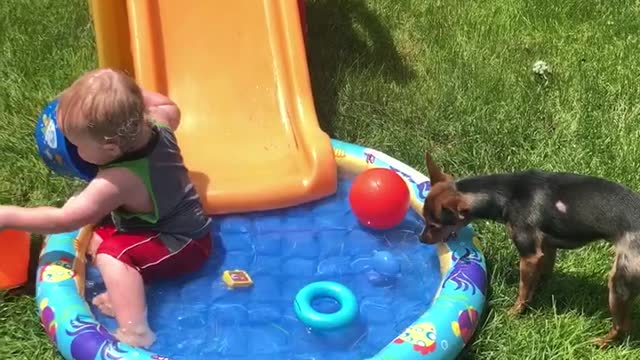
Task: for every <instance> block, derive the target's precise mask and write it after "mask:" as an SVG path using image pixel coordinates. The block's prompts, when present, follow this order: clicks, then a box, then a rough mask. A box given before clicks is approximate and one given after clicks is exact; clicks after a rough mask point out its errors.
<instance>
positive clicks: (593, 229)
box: [456, 170, 640, 248]
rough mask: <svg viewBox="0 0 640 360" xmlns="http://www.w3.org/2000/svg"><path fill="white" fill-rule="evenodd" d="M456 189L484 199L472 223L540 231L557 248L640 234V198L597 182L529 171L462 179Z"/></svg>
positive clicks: (575, 175)
mask: <svg viewBox="0 0 640 360" xmlns="http://www.w3.org/2000/svg"><path fill="white" fill-rule="evenodd" d="M456 189H457V190H458V191H460V192H462V193H472V194H480V195H479V196H480V197H481V198H483V199H484V200H483V201H480V202H479V204H478V206H475V207H474V208H473V209H472V212H471V214H470V216H471V217H472V218H480V219H489V220H495V221H500V222H507V223H509V224H512V225H517V224H521V225H524V226H527V225H529V226H533V227H536V228H539V229H540V230H542V231H543V232H544V233H545V234H546V235H548V236H550V237H552V238H554V239H551V241H553V242H554V245H555V246H557V247H559V248H575V247H579V246H582V245H584V244H585V243H588V242H590V241H593V240H597V239H607V240H615V239H617V238H618V237H620V236H621V235H622V234H623V233H626V232H634V231H640V196H639V195H638V194H637V193H635V192H633V191H631V190H630V189H628V188H626V187H624V186H623V185H620V184H617V183H614V182H611V181H608V180H605V179H602V178H598V177H592V176H585V175H577V174H570V173H551V172H544V171H539V170H531V171H526V172H520V173H513V174H497V175H487V176H478V177H470V178H465V179H460V180H458V181H456ZM561 208H564V211H562V210H561Z"/></svg>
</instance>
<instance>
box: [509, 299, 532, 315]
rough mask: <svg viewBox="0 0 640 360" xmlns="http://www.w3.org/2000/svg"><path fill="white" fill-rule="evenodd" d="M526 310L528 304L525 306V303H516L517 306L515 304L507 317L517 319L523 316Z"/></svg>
mask: <svg viewBox="0 0 640 360" xmlns="http://www.w3.org/2000/svg"><path fill="white" fill-rule="evenodd" d="M526 308H527V304H525V303H523V302H516V303H515V304H513V306H512V307H511V309H509V311H507V315H509V316H511V317H516V316H518V315H520V314H522V313H523V312H524V310H525V309H526Z"/></svg>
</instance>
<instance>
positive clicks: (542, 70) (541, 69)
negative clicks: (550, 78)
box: [531, 60, 551, 77]
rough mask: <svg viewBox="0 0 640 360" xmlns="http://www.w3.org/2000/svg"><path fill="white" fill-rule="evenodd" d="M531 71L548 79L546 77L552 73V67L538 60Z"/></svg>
mask: <svg viewBox="0 0 640 360" xmlns="http://www.w3.org/2000/svg"><path fill="white" fill-rule="evenodd" d="M531 71H533V73H534V74H537V75H541V76H544V77H546V75H547V74H548V73H550V72H551V67H550V66H549V64H547V63H546V62H544V61H542V60H538V61H536V62H535V63H534V64H533V68H532V69H531Z"/></svg>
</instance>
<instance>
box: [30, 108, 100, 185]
mask: <svg viewBox="0 0 640 360" xmlns="http://www.w3.org/2000/svg"><path fill="white" fill-rule="evenodd" d="M58 102H59V99H54V100H53V101H51V102H50V103H49V104H47V105H46V106H45V107H44V109H43V110H42V112H41V113H40V116H39V117H38V122H37V123H36V129H35V134H34V135H35V140H36V144H37V146H38V154H39V155H40V157H41V158H42V161H44V163H45V165H47V167H48V168H49V169H50V170H53V172H55V173H57V174H58V175H64V176H69V177H74V178H79V179H82V180H85V181H90V180H91V179H93V178H94V177H95V176H96V174H97V172H98V167H97V166H96V165H93V164H90V163H88V162H86V161H84V160H82V159H81V158H80V155H78V148H76V146H75V145H73V144H72V143H71V142H69V141H68V140H67V139H66V138H65V136H64V134H62V131H61V130H60V127H59V126H58Z"/></svg>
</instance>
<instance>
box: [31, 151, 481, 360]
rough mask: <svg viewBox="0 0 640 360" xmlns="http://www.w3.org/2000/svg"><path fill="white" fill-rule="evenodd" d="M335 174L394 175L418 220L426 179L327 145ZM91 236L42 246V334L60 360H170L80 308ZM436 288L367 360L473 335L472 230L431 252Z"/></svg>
mask: <svg viewBox="0 0 640 360" xmlns="http://www.w3.org/2000/svg"><path fill="white" fill-rule="evenodd" d="M332 146H333V149H334V155H335V158H336V162H337V164H338V168H339V171H341V172H346V173H354V174H355V173H359V172H361V171H363V170H365V169H367V168H372V167H386V168H389V169H392V170H394V171H396V172H397V173H398V174H400V175H401V176H402V177H403V179H404V180H405V181H406V182H407V185H408V186H409V188H410V190H411V206H412V208H413V209H414V210H415V211H417V212H418V213H420V208H421V207H422V203H423V202H424V199H425V198H426V194H427V193H428V191H429V189H430V182H429V179H428V178H427V177H426V176H424V175H423V174H421V173H420V172H418V171H416V170H415V169H413V168H411V167H409V166H408V165H406V164H404V163H402V162H400V161H398V160H396V159H394V158H392V157H390V156H388V155H386V154H384V153H382V152H379V151H377V150H374V149H370V148H365V147H362V146H359V145H355V144H350V143H346V142H342V141H339V140H332ZM90 235H91V228H89V227H87V228H83V229H81V230H78V231H74V232H69V233H63V234H53V235H50V236H48V237H47V238H46V239H45V242H44V244H43V248H42V251H41V253H40V258H39V263H38V271H37V278H36V303H37V306H38V312H39V314H40V318H41V322H42V324H43V327H44V329H45V331H46V333H47V335H48V336H49V338H50V340H51V341H52V342H53V343H54V344H55V345H56V347H57V348H58V350H59V352H60V353H61V355H62V356H63V357H64V358H66V359H77V360H94V359H96V358H98V359H105V358H113V359H138V360H169V358H168V357H165V356H162V355H159V354H155V353H153V352H150V351H148V350H146V349H142V348H135V347H131V346H128V345H126V344H123V343H121V342H119V341H117V340H116V339H115V338H114V337H113V335H112V334H110V333H109V332H108V331H107V330H106V329H105V328H104V327H103V326H102V325H101V324H100V323H98V322H97V321H96V319H95V318H94V316H93V314H92V313H91V310H90V308H89V305H88V304H87V302H86V301H85V300H84V296H83V294H84V282H85V277H84V271H85V267H86V262H85V259H84V256H83V255H82V254H84V253H85V251H84V250H85V249H86V243H87V242H86V239H87V238H88V236H90ZM436 246H437V251H438V257H439V260H440V272H441V275H442V280H441V283H440V285H439V288H438V290H437V292H436V294H435V297H434V298H433V301H432V303H431V306H430V307H429V308H428V309H427V310H426V311H425V312H424V313H423V314H422V315H420V316H419V317H418V318H417V319H416V320H415V321H414V322H413V323H412V324H411V326H409V327H408V328H407V329H405V330H404V331H402V332H400V334H399V335H398V336H397V337H396V338H394V339H393V340H392V341H391V342H390V343H389V344H387V345H386V346H385V347H384V348H382V349H381V350H380V351H379V352H378V353H377V354H376V355H374V356H373V357H371V358H370V359H372V360H373V359H376V360H388V359H403V360H412V359H422V358H423V356H424V355H427V354H429V355H430V356H429V358H430V359H454V358H455V357H456V356H457V355H458V353H459V352H460V351H461V350H462V348H463V347H464V346H465V345H466V343H467V342H468V341H469V339H470V338H471V336H472V335H473V333H474V332H475V330H476V327H477V324H478V320H479V318H480V317H481V314H482V312H483V310H484V304H485V294H486V288H487V275H486V262H485V258H484V255H483V254H482V252H481V251H480V249H479V247H478V243H477V241H476V240H475V238H474V236H473V230H472V229H471V227H467V228H465V229H464V230H463V231H461V232H459V233H458V237H457V238H456V239H452V240H450V241H448V242H447V243H441V244H438V245H436Z"/></svg>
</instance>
